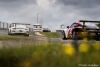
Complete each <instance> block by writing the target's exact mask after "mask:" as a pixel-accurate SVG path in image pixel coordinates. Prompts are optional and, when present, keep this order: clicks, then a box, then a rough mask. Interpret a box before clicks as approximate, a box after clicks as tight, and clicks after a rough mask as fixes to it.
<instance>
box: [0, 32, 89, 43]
mask: <svg viewBox="0 0 100 67" xmlns="http://www.w3.org/2000/svg"><path fill="white" fill-rule="evenodd" d="M0 36H10V35H8V30H0ZM11 37H25V36H20V35H14V36H11ZM25 38H29V39H34V40H39V41H41V40H43V41H52V42H61V43H73V42H76V41H73V40H62V39H61V38H47V37H43V36H33V35H30V36H29V37H25ZM77 42H79V43H81V42H83V41H82V40H78V41H77ZM89 42H91V41H89Z"/></svg>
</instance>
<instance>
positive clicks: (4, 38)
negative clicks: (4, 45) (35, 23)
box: [0, 36, 27, 40]
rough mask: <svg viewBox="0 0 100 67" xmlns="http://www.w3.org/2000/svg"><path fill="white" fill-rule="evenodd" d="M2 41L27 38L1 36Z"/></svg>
mask: <svg viewBox="0 0 100 67" xmlns="http://www.w3.org/2000/svg"><path fill="white" fill-rule="evenodd" d="M0 40H27V39H26V38H21V37H20V38H19V37H11V36H0Z"/></svg>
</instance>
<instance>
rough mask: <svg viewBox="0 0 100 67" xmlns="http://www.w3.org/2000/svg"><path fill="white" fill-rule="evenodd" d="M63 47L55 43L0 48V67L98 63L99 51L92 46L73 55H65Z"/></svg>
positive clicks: (72, 65) (75, 65) (64, 66)
mask: <svg viewBox="0 0 100 67" xmlns="http://www.w3.org/2000/svg"><path fill="white" fill-rule="evenodd" d="M64 48H65V46H63V45H59V44H57V43H56V44H55V43H54V44H48V45H46V44H41V45H35V44H33V45H30V46H29V45H28V46H22V47H20V48H17V47H16V48H2V49H0V67H82V66H78V64H87V65H88V64H98V65H100V52H99V50H98V51H97V50H95V49H93V47H92V46H91V49H92V50H91V51H90V52H87V53H80V52H78V51H77V52H76V54H74V55H73V56H69V55H67V54H66V53H65V52H64ZM87 67H88V66H87ZM89 67H95V66H89ZM98 67H99V66H98Z"/></svg>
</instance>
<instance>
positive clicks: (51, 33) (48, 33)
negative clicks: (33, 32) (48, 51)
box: [41, 32, 61, 38]
mask: <svg viewBox="0 0 100 67" xmlns="http://www.w3.org/2000/svg"><path fill="white" fill-rule="evenodd" d="M41 34H42V35H44V36H46V37H50V38H61V37H60V36H59V35H57V34H56V32H41Z"/></svg>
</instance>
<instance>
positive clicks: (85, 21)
mask: <svg viewBox="0 0 100 67" xmlns="http://www.w3.org/2000/svg"><path fill="white" fill-rule="evenodd" d="M79 22H83V28H84V27H85V23H87V22H90V23H100V21H91V20H79Z"/></svg>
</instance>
